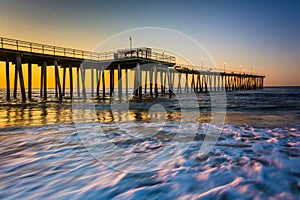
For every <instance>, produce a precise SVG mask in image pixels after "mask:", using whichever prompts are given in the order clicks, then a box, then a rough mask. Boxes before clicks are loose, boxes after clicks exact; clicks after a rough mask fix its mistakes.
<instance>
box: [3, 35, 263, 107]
mask: <svg viewBox="0 0 300 200" xmlns="http://www.w3.org/2000/svg"><path fill="white" fill-rule="evenodd" d="M0 62H5V63H6V64H5V66H6V73H5V75H4V76H5V77H6V100H7V101H10V100H11V99H12V98H14V99H16V98H17V92H18V82H19V85H20V88H19V89H20V92H21V97H22V101H23V102H25V101H26V100H31V99H32V77H33V76H40V87H39V89H40V98H42V99H44V100H47V98H48V93H47V90H48V86H47V77H49V76H53V77H54V80H55V97H56V98H57V99H58V100H59V101H62V100H63V99H64V98H74V93H75V92H74V89H75V88H74V84H75V83H76V86H77V87H76V90H77V91H76V95H77V97H85V98H86V97H87V95H89V97H92V98H101V97H108V96H112V95H113V94H114V91H116V90H117V95H118V96H119V97H122V96H123V95H126V96H128V93H129V78H130V77H128V70H133V72H134V80H133V83H134V87H133V94H134V96H135V97H137V98H142V96H143V95H144V94H148V95H150V96H151V97H158V96H159V95H160V94H169V96H170V97H171V96H172V95H173V94H174V93H190V92H195V93H208V92H222V91H223V92H229V91H236V90H254V89H261V88H263V85H264V78H265V76H264V75H259V74H254V73H252V72H251V73H241V72H233V71H225V69H224V71H221V72H220V71H212V70H204V69H203V67H202V70H199V69H198V68H197V67H195V66H188V65H181V64H178V63H176V57H175V56H172V55H168V54H166V53H164V52H158V51H155V50H153V49H151V48H147V47H141V48H129V49H118V50H116V51H111V52H100V53H98V52H91V51H84V50H78V49H73V48H64V47H58V46H53V45H46V44H39V43H34V42H27V41H21V40H16V39H9V38H3V37H0ZM24 64H26V65H27V67H28V69H27V70H28V73H27V76H28V77H26V80H27V81H28V83H27V88H25V83H24V73H23V68H24ZM33 64H37V65H38V66H39V67H40V70H39V71H37V72H36V71H34V72H33V71H32V65H33ZM49 67H54V74H49V73H48V72H47V71H48V70H47V69H48V68H49ZM11 68H13V70H14V80H13V87H12V89H13V92H12V95H11V91H10V90H11V86H10V71H11V70H10V69H11ZM59 68H62V69H63V72H62V74H61V73H60V72H59V71H60V70H59ZM74 68H75V69H76V74H75V76H73V73H74V72H73V69H74ZM87 71H90V74H91V80H86V73H87ZM105 71H108V72H109V76H108V77H107V73H105ZM115 71H117V77H118V78H117V80H118V82H117V84H116V85H117V88H115V77H114V76H115ZM122 72H123V73H122ZM124 74H125V75H124ZM67 75H68V76H69V94H68V95H67V94H66V79H67ZM123 75H124V76H125V81H122V79H123ZM61 76H62V81H61V78H60V77H61ZM74 77H75V78H74ZM1 78H4V77H1ZM148 78H149V79H148ZM106 79H109V86H107V85H106V84H105V83H106ZM87 81H90V84H89V85H90V88H88V89H89V92H87ZM122 82H125V86H124V87H123V83H122ZM100 83H101V84H100ZM100 86H102V88H101V87H100ZM147 87H149V88H147ZM123 89H124V90H123ZM143 89H144V91H143ZM107 90H108V91H109V92H107Z"/></svg>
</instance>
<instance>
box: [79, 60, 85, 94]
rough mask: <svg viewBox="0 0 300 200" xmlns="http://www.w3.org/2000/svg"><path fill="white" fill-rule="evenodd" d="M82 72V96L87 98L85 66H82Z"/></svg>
mask: <svg viewBox="0 0 300 200" xmlns="http://www.w3.org/2000/svg"><path fill="white" fill-rule="evenodd" d="M80 72H81V82H82V95H83V98H84V99H85V98H86V91H85V69H84V68H83V65H81V66H80Z"/></svg>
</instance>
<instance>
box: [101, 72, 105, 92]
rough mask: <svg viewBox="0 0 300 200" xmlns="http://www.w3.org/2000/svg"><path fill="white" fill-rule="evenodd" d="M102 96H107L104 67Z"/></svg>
mask: <svg viewBox="0 0 300 200" xmlns="http://www.w3.org/2000/svg"><path fill="white" fill-rule="evenodd" d="M101 72H102V96H103V97H105V70H104V69H102V70H101Z"/></svg>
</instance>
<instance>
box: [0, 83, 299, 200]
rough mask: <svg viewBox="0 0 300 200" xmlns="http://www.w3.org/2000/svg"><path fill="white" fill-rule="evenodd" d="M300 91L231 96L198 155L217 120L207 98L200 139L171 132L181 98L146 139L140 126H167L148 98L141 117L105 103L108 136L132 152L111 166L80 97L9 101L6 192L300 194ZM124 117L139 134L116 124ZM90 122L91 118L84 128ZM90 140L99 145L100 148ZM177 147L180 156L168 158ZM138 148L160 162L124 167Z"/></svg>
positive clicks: (3, 154)
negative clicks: (153, 115) (78, 104)
mask: <svg viewBox="0 0 300 200" xmlns="http://www.w3.org/2000/svg"><path fill="white" fill-rule="evenodd" d="M299 91H300V89H299V88H266V89H264V90H262V91H251V92H239V93H230V94H228V95H227V100H228V110H227V118H226V121H225V125H224V127H223V130H222V134H221V136H220V138H219V140H218V142H217V144H216V145H215V146H214V148H213V150H212V151H211V152H210V153H209V154H208V155H206V156H199V154H198V153H199V149H200V148H201V145H202V144H203V140H204V137H205V133H206V132H205V129H206V128H207V127H209V126H210V124H209V121H210V119H209V116H210V115H209V114H206V113H207V111H208V110H209V109H207V105H206V104H205V105H204V104H203V109H202V113H203V115H201V117H200V119H199V122H200V126H199V129H198V131H197V135H196V137H195V138H194V142H193V143H192V144H190V143H189V142H185V141H184V140H181V141H180V142H178V141H173V140H171V137H172V133H174V131H175V130H176V129H178V125H179V123H180V122H179V121H180V120H179V119H180V113H179V112H180V110H178V109H177V108H176V105H175V102H174V107H172V109H171V110H167V123H166V124H165V126H164V127H163V128H162V129H161V131H160V132H159V134H158V135H151V134H150V135H147V134H145V136H144V137H143V134H142V133H141V131H139V130H141V129H142V128H143V127H144V128H154V129H156V128H158V127H159V126H160V124H159V123H150V122H149V119H148V118H147V116H148V113H147V111H145V109H144V108H143V105H142V104H135V107H134V110H133V111H132V113H131V115H130V116H131V118H130V120H131V121H128V119H127V118H122V117H120V118H118V119H116V118H113V116H112V115H111V113H110V112H109V111H108V110H107V111H105V110H101V112H99V113H98V116H99V118H98V119H97V120H101V121H102V123H103V124H102V127H103V129H104V131H105V133H106V134H107V136H109V137H108V141H109V142H111V143H114V144H116V145H117V146H118V147H120V149H121V150H122V151H125V152H128V154H127V156H122V158H118V156H117V153H116V155H115V156H116V157H115V158H118V159H119V160H116V161H115V162H114V163H112V165H109V166H108V165H106V164H104V163H105V162H104V161H105V158H101V157H100V158H98V159H95V157H93V155H91V153H90V152H89V151H88V150H87V148H86V147H85V146H84V145H83V141H82V140H81V139H80V134H79V133H78V130H77V129H76V128H75V125H74V118H73V117H74V115H73V114H72V112H73V113H74V112H76V110H72V107H71V105H70V103H67V102H66V103H63V104H58V103H55V102H54V103H47V104H43V103H35V104H33V105H21V104H19V103H16V104H15V105H11V104H6V103H4V104H3V105H2V106H1V107H0V110H1V112H0V120H1V126H0V127H1V129H0V161H1V162H0V180H1V181H0V198H1V199H112V198H114V199H175V198H179V199H253V198H256V199H267V198H270V199H272V198H273V199H299V197H300V139H299V138H300V125H299V119H300V117H299V116H300V109H299V105H298V103H299V101H300V98H299V96H300V93H299ZM201 98H204V97H203V96H199V99H201ZM279 99H280V101H279ZM159 101H167V100H163V99H162V100H159ZM156 103H157V102H156ZM138 105H140V106H138ZM168 105H169V106H172V101H168ZM102 106H103V105H102ZM200 106H201V103H200ZM104 107H105V105H104ZM144 107H145V106H144ZM200 110H201V109H200ZM78 112H82V111H80V110H79V111H78ZM82 116H85V115H84V113H83V115H82ZM121 116H122V115H121ZM115 120H118V123H122V125H124V126H123V127H125V128H126V127H127V128H128V129H129V128H130V130H131V132H129V133H126V132H122V131H121V130H119V129H116V128H115V124H114V122H115ZM90 123H92V122H91V121H86V122H85V123H83V125H82V129H84V128H85V126H88V125H89V124H90ZM128 135H129V136H131V137H129V136H128ZM98 142H100V145H101V140H100V141H98ZM187 145H189V148H188V149H185V148H183V147H186V146H187ZM89 148H90V149H93V148H94V149H95V151H96V150H97V149H98V146H97V145H95V146H93V145H91V146H90V147H89ZM170 152H174V154H175V153H176V155H177V156H176V157H175V158H174V157H172V159H171V157H170V156H166V155H168V154H170ZM102 153H103V152H102ZM134 153H135V154H145V155H149V156H152V157H151V159H155V160H157V161H158V162H157V163H158V164H159V168H160V170H156V171H150V172H149V171H148V172H145V173H143V172H139V173H130V172H128V171H126V170H123V171H122V170H115V168H114V165H122V164H123V165H125V166H121V168H119V169H122V167H124V169H126V167H128V166H126V165H129V164H130V162H132V159H133V158H132V155H133V154H134ZM125 155H126V154H125ZM101 159H103V160H101ZM120 159H121V161H120ZM129 167H131V168H134V167H136V166H129Z"/></svg>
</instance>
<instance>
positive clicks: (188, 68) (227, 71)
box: [175, 63, 265, 76]
mask: <svg viewBox="0 0 300 200" xmlns="http://www.w3.org/2000/svg"><path fill="white" fill-rule="evenodd" d="M175 69H179V70H182V71H185V70H186V71H187V72H192V71H195V72H197V73H198V72H199V71H201V72H211V73H225V74H231V75H253V76H265V74H259V73H253V72H250V71H244V70H243V71H238V70H236V69H231V68H226V69H225V70H224V69H219V68H212V67H207V66H201V67H200V66H194V65H187V64H178V63H177V64H176V65H175Z"/></svg>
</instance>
